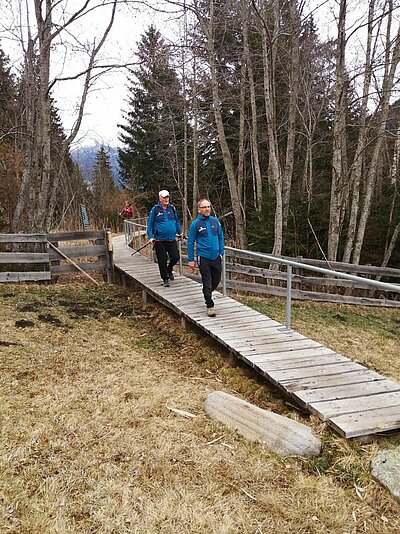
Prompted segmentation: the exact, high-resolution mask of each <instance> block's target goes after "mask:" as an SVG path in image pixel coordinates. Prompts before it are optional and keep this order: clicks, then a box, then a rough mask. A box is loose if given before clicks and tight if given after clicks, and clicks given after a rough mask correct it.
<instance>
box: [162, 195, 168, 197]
mask: <svg viewBox="0 0 400 534" xmlns="http://www.w3.org/2000/svg"><path fill="white" fill-rule="evenodd" d="M161 198H169V195H165V197H161Z"/></svg>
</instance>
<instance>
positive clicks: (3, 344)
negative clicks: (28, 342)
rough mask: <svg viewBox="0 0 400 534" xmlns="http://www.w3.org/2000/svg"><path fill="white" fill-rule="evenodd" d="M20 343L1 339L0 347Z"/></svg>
mask: <svg viewBox="0 0 400 534" xmlns="http://www.w3.org/2000/svg"><path fill="white" fill-rule="evenodd" d="M18 345H21V343H13V342H12V341H1V340H0V346H1V347H13V346H18Z"/></svg>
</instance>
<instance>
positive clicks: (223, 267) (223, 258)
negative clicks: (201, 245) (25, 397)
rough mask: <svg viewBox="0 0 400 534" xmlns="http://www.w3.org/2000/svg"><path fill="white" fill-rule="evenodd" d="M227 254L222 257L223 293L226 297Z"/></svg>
mask: <svg viewBox="0 0 400 534" xmlns="http://www.w3.org/2000/svg"><path fill="white" fill-rule="evenodd" d="M225 258H226V254H224V255H223V256H222V293H223V294H224V295H225V296H226V260H225Z"/></svg>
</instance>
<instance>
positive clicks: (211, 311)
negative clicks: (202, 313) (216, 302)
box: [207, 308, 217, 317]
mask: <svg viewBox="0 0 400 534" xmlns="http://www.w3.org/2000/svg"><path fill="white" fill-rule="evenodd" d="M207 315H208V317H215V316H216V315H217V314H216V313H215V309H214V308H207Z"/></svg>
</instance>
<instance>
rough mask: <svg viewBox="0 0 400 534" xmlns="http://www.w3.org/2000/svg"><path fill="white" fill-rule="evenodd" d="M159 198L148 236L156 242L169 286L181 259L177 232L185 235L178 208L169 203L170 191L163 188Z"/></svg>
mask: <svg viewBox="0 0 400 534" xmlns="http://www.w3.org/2000/svg"><path fill="white" fill-rule="evenodd" d="M158 199H159V202H158V204H156V205H155V206H154V207H153V208H152V209H151V211H150V213H149V217H148V220H147V237H148V239H149V242H150V243H154V250H155V252H156V256H157V262H158V268H159V270H160V275H161V278H162V280H163V285H164V286H165V287H169V282H170V280H173V279H174V273H173V271H172V269H173V268H174V265H176V264H177V263H178V261H179V250H178V245H177V242H176V234H178V235H179V237H180V239H183V236H182V230H181V225H180V223H179V219H178V214H177V213H176V209H175V207H174V206H173V205H172V204H170V203H169V192H168V191H167V190H166V189H163V190H162V191H160V192H159V193H158ZM168 257H169V263H168Z"/></svg>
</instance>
